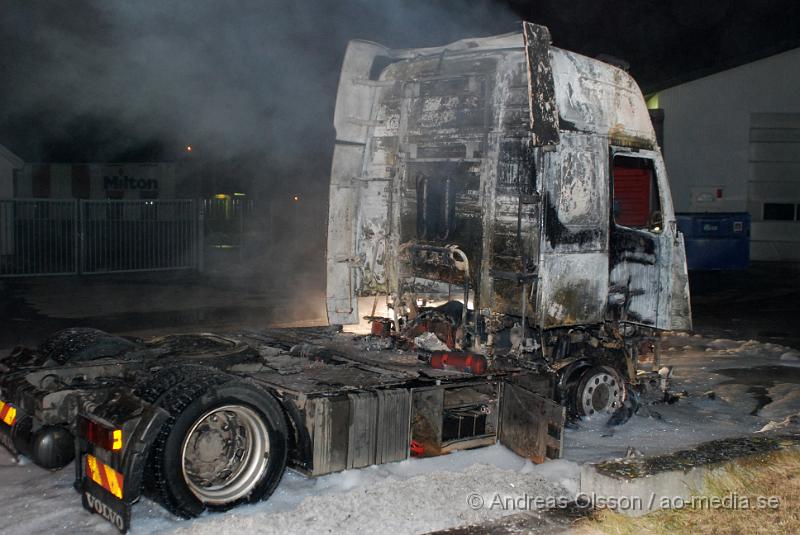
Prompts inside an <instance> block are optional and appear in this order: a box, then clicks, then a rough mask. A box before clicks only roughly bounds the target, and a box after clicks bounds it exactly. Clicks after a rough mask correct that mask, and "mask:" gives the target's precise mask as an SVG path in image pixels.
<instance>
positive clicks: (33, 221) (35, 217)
mask: <svg viewBox="0 0 800 535" xmlns="http://www.w3.org/2000/svg"><path fill="white" fill-rule="evenodd" d="M77 221H78V205H77V202H76V201H70V200H67V201H62V200H52V199H46V200H45V199H31V200H27V199H26V200H11V201H0V276H7V275H67V274H74V273H76V272H77V270H78V262H77V260H78V252H77V248H78V225H77Z"/></svg>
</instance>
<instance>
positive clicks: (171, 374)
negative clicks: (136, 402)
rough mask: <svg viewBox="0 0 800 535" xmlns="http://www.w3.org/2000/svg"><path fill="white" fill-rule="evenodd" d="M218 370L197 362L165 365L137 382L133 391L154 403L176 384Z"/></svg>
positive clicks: (215, 372) (213, 373) (217, 371)
mask: <svg viewBox="0 0 800 535" xmlns="http://www.w3.org/2000/svg"><path fill="white" fill-rule="evenodd" d="M219 373H220V372H219V370H217V369H216V368H211V367H208V366H201V365H199V364H178V365H173V366H167V367H165V368H162V369H160V370H158V371H157V372H155V373H154V374H153V375H152V377H149V378H148V379H147V380H146V381H142V382H141V383H139V384H137V385H136V387H135V389H134V393H135V394H136V395H137V396H139V397H140V398H142V399H143V400H145V401H146V402H148V403H155V404H156V405H158V401H159V399H160V398H161V396H163V395H164V394H165V393H166V392H168V391H169V390H170V389H172V388H173V387H175V386H176V385H178V384H180V383H182V382H184V381H190V380H198V379H200V378H201V377H205V376H207V375H215V374H219Z"/></svg>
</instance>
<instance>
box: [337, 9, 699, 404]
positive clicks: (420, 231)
mask: <svg viewBox="0 0 800 535" xmlns="http://www.w3.org/2000/svg"><path fill="white" fill-rule="evenodd" d="M335 127H336V134H337V136H336V147H335V152H334V159H333V166H332V173H331V190H330V211H329V225H328V255H327V281H328V284H327V309H328V318H329V321H330V322H331V323H332V324H343V325H347V324H354V323H358V322H359V321H360V320H361V319H362V318H363V316H369V315H370V313H369V310H359V306H358V299H359V297H367V296H381V297H382V296H385V299H386V302H387V303H388V306H389V308H390V309H391V314H390V316H391V318H390V319H391V320H392V321H393V322H395V327H396V328H397V329H398V330H402V329H403V328H404V326H406V325H408V324H409V323H410V322H412V321H413V320H414V318H415V317H416V316H417V315H418V314H419V311H420V307H424V306H426V305H429V304H431V303H434V304H435V303H440V302H460V303H462V304H463V305H465V306H464V308H463V309H462V318H461V320H460V322H459V325H458V327H457V336H456V345H457V346H459V347H462V348H464V349H467V348H468V349H470V350H472V351H477V352H481V353H484V354H487V355H489V356H492V355H494V354H501V353H506V354H511V355H514V356H515V357H516V358H519V359H520V361H523V362H524V361H529V362H534V361H539V362H545V363H546V364H547V366H549V367H556V368H558V369H561V368H564V369H566V367H567V366H569V368H570V370H571V371H570V373H569V375H570V377H567V378H564V377H562V379H564V384H565V385H566V384H568V383H569V384H570V385H572V386H571V387H570V388H573V389H574V388H575V387H576V383H577V382H579V380H580V378H581V376H582V375H585V374H586V373H587V370H588V369H589V368H592V367H595V368H596V367H598V366H601V365H603V364H608V365H609V367H610V368H613V369H615V370H618V372H617V374H618V375H620V376H624V375H626V374H627V375H630V376H632V375H633V368H634V367H635V360H636V358H635V357H636V352H637V351H639V349H640V348H641V347H643V345H647V344H646V342H648V341H652V340H654V339H655V338H656V337H657V334H658V332H659V331H660V330H665V329H670V330H681V329H689V328H691V312H690V304H689V291H688V278H687V273H686V262H685V255H684V247H683V238H682V236H681V234H680V233H679V232H678V230H677V227H676V223H675V215H674V212H673V208H672V199H671V196H670V189H669V183H668V180H667V174H666V170H665V168H664V162H663V158H662V156H661V153H660V150H659V147H658V146H657V143H656V137H655V133H654V130H653V127H652V124H651V122H650V118H649V114H648V111H647V108H646V105H645V102H644V99H643V97H642V94H641V91H640V90H639V88H638V86H637V85H636V83H635V81H634V80H633V79H632V78H631V77H630V76H629V75H628V74H627V73H625V72H624V71H622V70H620V69H619V68H617V67H614V66H612V65H608V64H606V63H603V62H600V61H597V60H593V59H590V58H587V57H584V56H581V55H578V54H575V53H572V52H568V51H565V50H560V49H558V48H555V47H553V46H551V41H550V35H549V32H548V30H547V29H546V28H544V27H542V26H537V25H534V24H529V23H525V24H524V27H523V32H522V33H519V34H509V35H502V36H498V37H489V38H481V39H467V40H463V41H458V42H455V43H452V44H450V45H448V46H444V47H440V48H429V49H412V50H390V49H387V48H385V47H382V46H380V45H377V44H374V43H368V42H363V41H355V42H351V44H350V46H349V48H348V50H347V54H346V57H345V60H344V63H343V67H342V72H341V78H340V83H339V92H338V96H337V101H336V113H335ZM611 354H614V355H616V356H614V357H613V358H612V357H609V355H611ZM609 358H612V360H614V362H603V361H604V360H608V359H609ZM626 360H627V361H630V360H633V361H634V362H633V363H631V362H627V363H626ZM576 361H578V362H579V365H575V362H576ZM595 373H596V374H597V373H601V372H600V371H597V370H595ZM603 373H605V372H603ZM619 378H624V377H616V379H619ZM632 378H633V377H628V379H632Z"/></svg>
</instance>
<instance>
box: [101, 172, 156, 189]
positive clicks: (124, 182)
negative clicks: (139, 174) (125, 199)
mask: <svg viewBox="0 0 800 535" xmlns="http://www.w3.org/2000/svg"><path fill="white" fill-rule="evenodd" d="M103 189H106V190H115V191H118V190H129V189H136V190H157V189H158V180H157V179H155V178H135V177H132V176H127V175H119V176H104V177H103Z"/></svg>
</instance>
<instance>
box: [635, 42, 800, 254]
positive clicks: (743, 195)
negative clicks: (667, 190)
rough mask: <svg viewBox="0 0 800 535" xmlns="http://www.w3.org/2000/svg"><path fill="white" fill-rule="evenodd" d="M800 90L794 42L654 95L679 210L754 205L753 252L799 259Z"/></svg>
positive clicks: (798, 56) (719, 210)
mask: <svg viewBox="0 0 800 535" xmlns="http://www.w3.org/2000/svg"><path fill="white" fill-rule="evenodd" d="M799 94H800V48H795V49H793V50H789V51H786V52H783V53H781V54H777V55H773V56H770V57H767V58H764V59H760V60H758V61H754V62H751V63H747V64H745V65H741V66H739V67H735V68H732V69H728V70H725V71H721V72H718V73H715V74H712V75H710V76H706V77H704V78H699V79H696V80H693V81H690V82H687V83H684V84H681V85H677V86H674V87H670V88H668V89H665V90H663V91H660V92H659V93H657V94H656V95H654V96H652V97H651V99H650V101H649V104H650V107H652V108H660V109H662V110H663V112H664V141H663V149H664V155H665V159H666V164H667V169H669V175H670V182H671V186H672V194H673V201H674V203H675V210H676V211H677V212H693V213H704V212H710V213H742V212H749V214H750V216H751V218H752V227H751V234H750V258H751V259H752V260H766V261H797V260H800V102H798V99H797V96H798V95H799ZM690 264H691V254H690Z"/></svg>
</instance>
